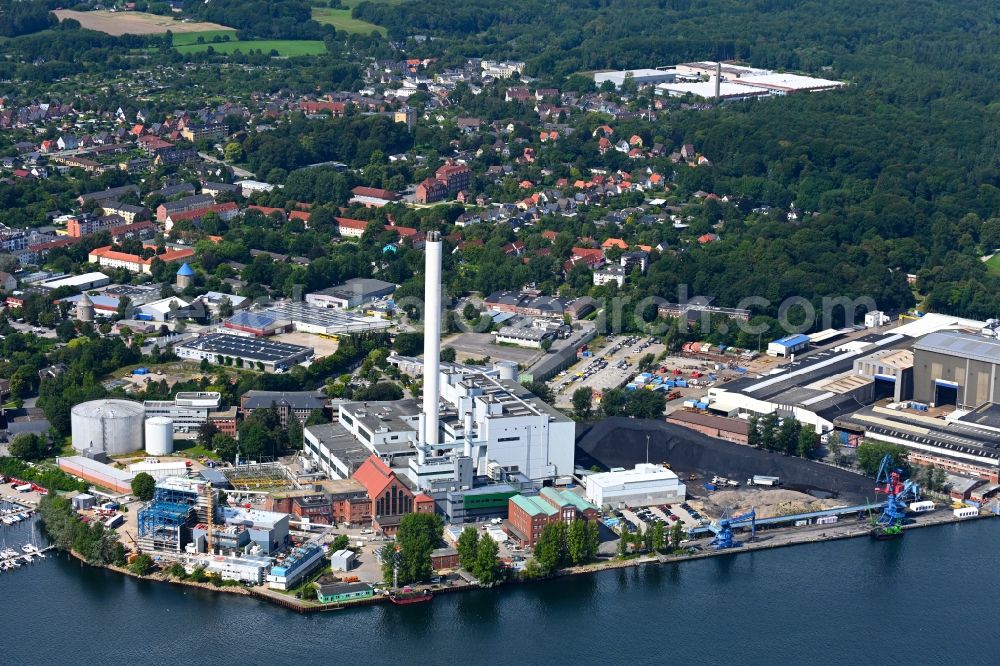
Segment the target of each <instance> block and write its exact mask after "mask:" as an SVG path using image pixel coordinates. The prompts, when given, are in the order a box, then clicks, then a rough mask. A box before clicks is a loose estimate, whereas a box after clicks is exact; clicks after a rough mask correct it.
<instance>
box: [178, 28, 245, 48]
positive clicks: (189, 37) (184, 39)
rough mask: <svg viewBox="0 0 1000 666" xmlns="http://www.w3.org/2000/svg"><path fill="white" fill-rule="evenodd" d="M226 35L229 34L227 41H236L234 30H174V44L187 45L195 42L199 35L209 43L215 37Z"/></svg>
mask: <svg viewBox="0 0 1000 666" xmlns="http://www.w3.org/2000/svg"><path fill="white" fill-rule="evenodd" d="M226 35H229V41H236V31H235V30H205V31H203V32H175V33H174V46H189V45H191V44H197V43H198V38H199V37H201V38H202V40H204V42H205V43H211V41H212V40H213V39H215V38H216V37H225V36H226Z"/></svg>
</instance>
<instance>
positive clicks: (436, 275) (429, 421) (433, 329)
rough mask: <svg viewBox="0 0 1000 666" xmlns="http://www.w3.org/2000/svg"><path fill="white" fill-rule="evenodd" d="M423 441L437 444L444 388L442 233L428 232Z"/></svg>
mask: <svg viewBox="0 0 1000 666" xmlns="http://www.w3.org/2000/svg"><path fill="white" fill-rule="evenodd" d="M424 253H425V255H426V260H425V261H426V263H425V265H424V444H426V445H427V446H436V445H437V444H438V403H439V401H440V395H441V389H440V386H439V384H440V381H441V234H440V233H439V232H437V231H430V232H428V233H427V241H426V244H425V245H424Z"/></svg>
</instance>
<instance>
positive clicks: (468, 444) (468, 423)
mask: <svg viewBox="0 0 1000 666" xmlns="http://www.w3.org/2000/svg"><path fill="white" fill-rule="evenodd" d="M469 402H470V406H471V400H470V401H469ZM464 430H465V446H464V447H463V448H462V455H464V456H465V457H466V458H470V457H472V410H471V409H470V410H469V411H467V412H465V428H464Z"/></svg>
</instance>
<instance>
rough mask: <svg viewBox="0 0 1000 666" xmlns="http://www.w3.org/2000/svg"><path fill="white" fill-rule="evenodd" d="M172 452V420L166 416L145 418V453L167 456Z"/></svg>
mask: <svg viewBox="0 0 1000 666" xmlns="http://www.w3.org/2000/svg"><path fill="white" fill-rule="evenodd" d="M173 452H174V421H173V419H170V418H167V417H166V416H153V417H151V418H148V419H146V453H148V454H149V455H151V456H169V455H170V454H171V453H173Z"/></svg>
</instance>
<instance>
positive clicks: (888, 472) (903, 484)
mask: <svg viewBox="0 0 1000 666" xmlns="http://www.w3.org/2000/svg"><path fill="white" fill-rule="evenodd" d="M892 463H893V460H892V456H891V455H889V454H886V455H884V456H883V457H882V463H881V465H879V468H878V475H877V476H876V477H875V495H876V496H878V495H885V496H886V497H885V508H883V509H882V515H881V516H879V517H878V519H877V520H876V521H875V526H876V527H882V528H898V527H899V525H900V524H902V522H903V519H904V518H906V501H907V500H908V499H909V500H912V501H914V502H916V501H919V500H920V485H919V484H917V483H914V482H913V481H912V480H910V479H907V480H906V481H903V470H902V469H899V468H896V469H893V467H892Z"/></svg>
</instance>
